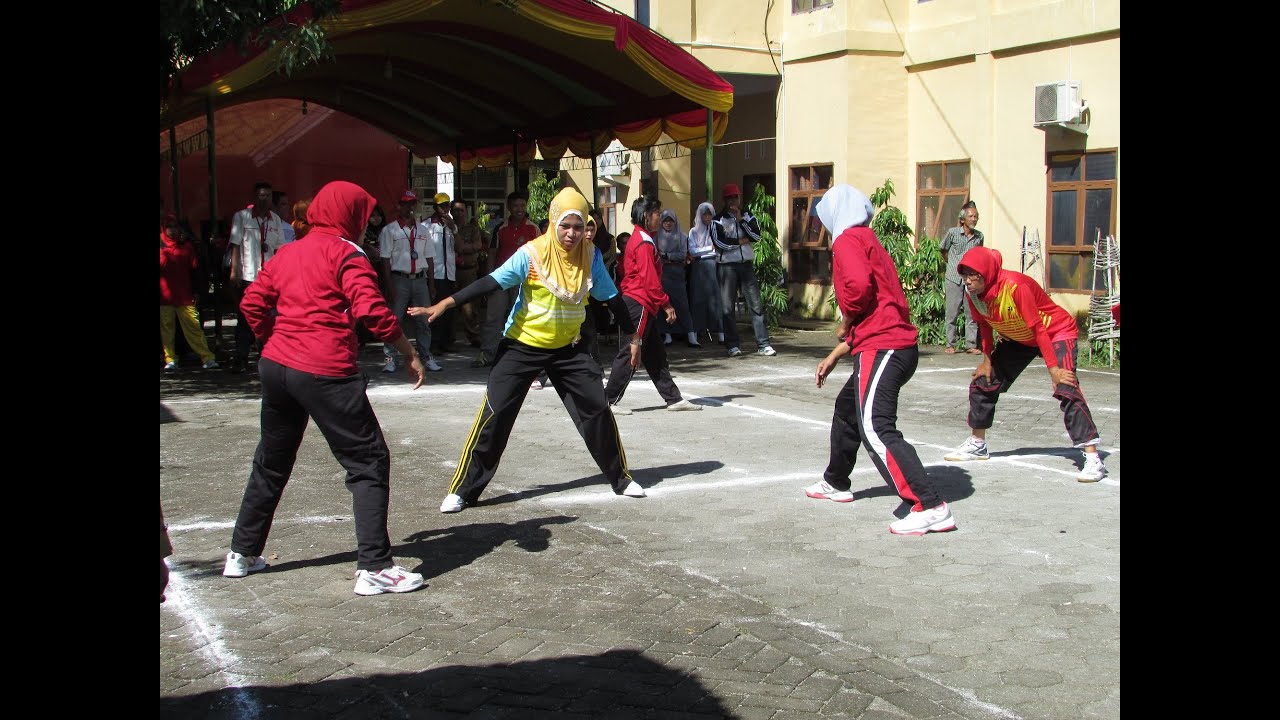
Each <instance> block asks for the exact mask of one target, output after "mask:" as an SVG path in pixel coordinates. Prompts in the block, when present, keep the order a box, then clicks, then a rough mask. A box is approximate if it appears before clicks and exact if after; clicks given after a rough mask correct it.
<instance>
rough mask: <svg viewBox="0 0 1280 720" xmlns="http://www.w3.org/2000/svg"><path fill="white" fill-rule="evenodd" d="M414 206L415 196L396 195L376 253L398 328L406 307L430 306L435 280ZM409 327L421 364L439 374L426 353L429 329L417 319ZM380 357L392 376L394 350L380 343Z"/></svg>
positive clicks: (427, 244)
mask: <svg viewBox="0 0 1280 720" xmlns="http://www.w3.org/2000/svg"><path fill="white" fill-rule="evenodd" d="M417 205H418V196H417V194H415V193H414V192H413V191H412V190H405V191H404V192H403V193H402V194H401V195H400V204H399V217H398V218H397V219H396V220H393V221H391V222H389V223H387V224H386V227H384V228H382V234H381V235H379V236H378V249H379V250H380V251H381V254H382V263H383V265H384V266H385V267H386V268H387V280H388V283H387V301H388V304H389V305H391V314H392V315H395V316H396V320H398V321H399V322H400V323H401V325H402V326H403V324H404V314H405V310H406V309H407V308H408V307H409V306H410V305H412V306H414V307H429V306H430V305H431V295H432V293H431V285H432V282H433V280H432V279H433V278H434V277H435V258H434V257H433V255H432V252H431V240H430V238H429V237H428V235H429V233H428V231H427V226H426V225H425V224H424V223H420V222H418V219H417V217H416V215H415V214H414V209H415V208H416V207H417ZM413 325H414V328H415V329H416V330H417V332H416V333H415V335H414V344H416V345H417V346H418V356H419V357H420V358H422V364H423V365H424V366H425V367H426V368H427V369H428V370H430V371H432V372H439V371H441V370H443V369H444V368H443V367H441V365H440V363H438V362H436V360H435V358H433V357H431V353H430V352H428V351H427V350H428V348H430V347H431V325H430V324H429V323H428V322H427V319H426V318H425V317H423V316H421V315H420V316H417V317H414V318H413ZM405 330H406V331H407V330H408V328H405ZM405 334H406V335H407V334H408V333H407V332H406V333H405ZM382 354H383V356H384V357H385V358H386V361H387V362H386V365H385V366H383V368H382V372H384V373H393V372H395V371H396V350H395V348H394V347H392V346H391V345H388V344H386V343H384V344H383V345H382Z"/></svg>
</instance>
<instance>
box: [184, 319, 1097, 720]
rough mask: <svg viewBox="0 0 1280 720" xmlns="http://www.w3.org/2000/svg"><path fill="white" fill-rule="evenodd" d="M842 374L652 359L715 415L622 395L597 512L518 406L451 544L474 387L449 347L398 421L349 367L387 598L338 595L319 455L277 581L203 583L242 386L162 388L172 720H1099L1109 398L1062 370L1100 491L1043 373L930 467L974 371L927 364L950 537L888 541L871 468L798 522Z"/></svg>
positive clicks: (325, 456) (935, 354) (558, 428)
mask: <svg viewBox="0 0 1280 720" xmlns="http://www.w3.org/2000/svg"><path fill="white" fill-rule="evenodd" d="M746 336H747V337H749V336H750V332H749V330H748V331H747V332H746ZM227 337H230V334H229V332H227ZM750 344H751V343H749V342H748V343H747V345H750ZM830 346H831V335H830V333H829V332H828V331H801V330H781V331H779V332H778V333H776V335H775V347H776V348H777V349H778V355H777V356H775V357H772V358H768V357H762V356H757V355H754V354H749V355H747V356H745V357H742V358H737V359H729V358H727V357H724V352H723V349H722V348H721V347H720V346H718V345H716V344H714V343H704V346H703V348H701V349H692V348H688V347H685V346H684V344H683V343H677V344H675V345H673V346H671V348H670V351H671V357H672V372H673V374H674V376H675V378H676V381H677V383H678V384H679V385H680V388H681V390H682V391H683V392H684V394H685V396H686V397H687V398H689V399H691V400H692V401H693V402H695V403H697V404H700V405H702V406H703V407H704V410H703V411H702V412H698V413H669V412H666V411H665V410H664V409H663V406H662V402H661V400H660V398H659V397H658V394H657V392H656V391H655V390H654V388H653V385H652V383H650V382H649V381H648V380H647V378H646V377H645V376H644V375H643V374H641V375H639V376H638V377H637V378H636V380H635V381H633V383H632V385H631V387H630V389H629V390H628V393H627V395H626V398H625V399H624V401H623V404H624V405H627V406H628V407H631V408H632V409H634V410H635V413H634V414H633V415H631V416H626V417H619V418H618V419H617V422H618V424H619V426H620V428H621V431H622V437H623V442H624V444H625V446H626V453H627V460H628V464H629V466H630V468H631V471H632V474H633V476H634V477H635V478H636V480H637V481H638V482H640V483H641V484H642V485H644V486H646V487H647V488H648V489H649V495H650V496H649V497H648V498H645V499H631V498H625V497H618V496H614V495H613V494H612V492H611V491H610V490H609V488H608V486H607V485H606V484H605V483H604V482H603V478H602V476H601V475H600V474H599V472H598V470H597V469H596V468H595V466H594V464H593V463H592V461H591V458H590V455H589V454H588V453H587V451H586V448H585V446H584V445H583V443H582V440H581V438H579V437H578V435H577V433H576V431H575V430H574V428H573V425H572V423H571V422H570V421H569V419H568V415H567V413H566V412H565V410H564V408H563V406H562V405H561V404H560V402H559V399H558V398H557V396H556V394H555V392H554V390H551V389H547V390H541V391H532V392H530V394H529V397H528V399H527V400H526V403H525V407H524V409H523V411H522V414H521V416H520V418H519V420H518V421H517V423H516V426H515V429H514V430H513V433H512V438H511V443H510V445H509V447H508V451H507V453H506V457H505V458H504V461H503V464H502V466H501V468H500V469H499V471H498V475H497V477H496V478H495V480H494V482H493V484H492V485H490V487H489V488H488V490H487V491H486V494H485V497H484V499H483V500H482V501H481V503H480V504H479V505H477V506H475V507H468V508H467V509H465V510H464V511H463V512H461V513H458V514H453V515H442V514H440V513H439V512H438V507H439V504H440V500H441V499H442V498H443V496H444V494H445V492H446V489H445V488H446V486H447V484H448V482H449V480H450V478H451V476H452V473H453V469H454V468H455V467H456V464H457V459H458V457H457V456H458V452H459V450H460V448H461V446H462V442H463V440H464V438H465V436H466V434H467V431H468V429H469V428H470V425H471V422H472V420H473V419H474V417H475V412H476V408H477V407H478V403H479V401H480V398H481V394H482V392H483V387H484V378H485V372H486V371H485V370H482V369H472V368H470V367H469V364H470V358H471V354H472V353H473V352H474V351H472V350H470V349H469V348H468V349H466V352H462V351H459V352H457V353H454V354H450V355H446V356H445V357H443V358H441V360H442V362H443V364H444V365H445V367H446V370H445V371H444V372H441V373H432V374H430V376H429V377H428V383H427V384H426V385H425V386H424V387H423V388H421V389H419V390H417V391H411V390H410V386H409V385H408V384H406V381H405V376H404V375H403V374H400V373H398V374H396V375H395V376H388V375H383V374H382V373H380V372H378V370H379V367H380V362H379V361H380V349H379V348H378V347H377V346H370V347H366V348H365V349H364V352H363V354H362V366H363V368H364V369H365V371H366V373H367V374H368V377H369V395H370V397H371V399H372V402H373V405H374V408H375V410H376V412H377V413H378V417H379V420H380V421H381V423H382V426H383V430H384V432H385V434H386V437H387V441H388V443H389V444H390V446H391V448H392V456H393V459H392V497H391V516H390V529H391V537H392V541H393V545H394V554H395V557H396V560H397V562H398V563H400V564H401V565H403V566H405V567H407V568H409V569H411V570H414V571H417V572H421V573H423V574H424V575H425V576H426V578H427V583H428V585H427V587H426V588H425V589H423V590H420V591H418V592H414V593H409V594H404V595H381V596H376V597H359V596H356V595H355V594H353V593H352V587H353V584H354V580H353V573H354V571H355V538H354V524H353V521H352V515H351V503H350V495H349V494H348V493H347V491H346V489H345V488H344V486H343V471H342V469H341V468H340V467H339V466H338V464H337V462H336V461H335V460H334V459H333V457H332V455H331V454H330V453H329V450H328V447H327V446H326V445H325V443H324V440H323V438H322V437H321V436H320V434H319V433H318V432H317V431H316V430H315V428H314V426H312V427H311V428H310V430H309V431H308V433H307V436H306V438H305V440H304V442H303V445H302V448H301V450H300V452H299V456H298V463H297V466H296V468H295V471H294V474H293V478H292V480H291V482H290V484H289V486H288V489H287V490H286V492H285V495H284V499H283V501H282V502H281V505H280V508H279V511H278V513H277V516H276V521H275V525H274V527H273V529H272V533H271V536H270V540H269V541H268V543H267V548H266V555H267V556H268V557H269V559H270V562H271V564H272V567H271V568H270V569H269V570H267V571H265V572H262V573H258V574H254V575H251V576H249V577H247V578H243V579H238V580H232V579H227V578H224V577H222V576H221V574H220V573H221V569H222V558H223V555H224V554H225V553H226V551H227V549H228V545H229V543H230V536H231V526H232V523H233V522H234V519H235V515H236V511H237V509H238V506H239V500H240V495H241V493H242V492H243V489H244V484H245V481H246V479H247V477H248V472H249V464H250V459H251V457H252V455H253V450H254V448H255V446H256V444H257V441H258V407H259V405H258V392H259V386H258V383H257V377H256V375H254V374H248V375H231V374H229V373H227V372H225V371H209V372H206V371H200V370H198V369H195V368H186V367H184V368H183V370H182V371H181V372H179V373H177V374H174V375H170V376H165V377H163V378H162V379H161V381H160V386H161V392H160V395H161V407H160V422H161V424H160V465H161V469H160V496H161V500H162V503H163V505H164V509H165V514H166V518H167V520H168V522H169V525H170V534H171V537H172V540H173V545H174V548H175V554H174V556H173V557H172V558H170V564H171V566H172V568H173V575H172V578H173V579H172V584H171V586H170V590H169V593H168V601H167V602H165V603H164V604H163V605H161V607H160V712H161V716H162V717H212V718H252V717H259V718H272V717H289V718H293V717H304V718H305V717H315V718H366V717H367V718H405V717H407V718H419V717H422V718H434V717H438V718H454V717H472V718H539V717H548V718H549V717H555V718H641V717H645V718H648V717H654V718H710V717H734V718H746V719H752V720H754V719H756V718H760V719H764V718H770V719H774V720H787V719H788V718H819V717H821V718H827V717H849V718H866V719H876V718H886V719H887V718H974V719H977V718H1027V719H1030V718H1045V719H1056V718H1062V719H1064V720H1065V719H1075V718H1102V719H1110V718H1118V717H1119V715H1120V679H1119V678H1120V376H1119V372H1117V371H1110V370H1105V369H1104V370H1086V371H1082V372H1081V378H1082V384H1083V389H1084V392H1085V394H1086V396H1087V397H1088V398H1089V402H1090V404H1091V407H1092V409H1093V411H1094V417H1095V420H1096V421H1097V424H1098V426H1099V428H1100V430H1101V432H1102V436H1103V446H1102V447H1103V451H1104V458H1105V460H1106V463H1107V467H1108V470H1109V475H1108V477H1107V478H1106V479H1105V480H1104V481H1102V482H1100V483H1096V484H1082V483H1078V482H1077V481H1076V479H1075V473H1076V472H1077V471H1078V469H1079V466H1080V452H1079V451H1076V450H1072V449H1071V448H1070V446H1069V443H1068V440H1067V438H1066V433H1065V430H1064V428H1063V425H1062V415H1061V411H1060V410H1059V408H1058V405H1057V402H1056V401H1055V400H1053V398H1052V397H1051V396H1050V394H1049V393H1050V389H1049V380H1048V374H1047V373H1046V372H1045V370H1044V366H1043V363H1041V362H1039V361H1037V362H1036V363H1035V364H1033V365H1032V367H1031V368H1030V369H1028V371H1027V372H1026V373H1025V374H1024V376H1023V377H1022V378H1021V379H1020V380H1019V381H1018V383H1017V384H1016V385H1015V386H1014V387H1013V389H1012V390H1011V391H1010V392H1009V393H1008V394H1007V395H1006V396H1004V398H1003V399H1002V400H1001V403H1000V407H999V410H998V412H997V419H996V425H995V427H993V428H992V430H991V431H990V433H989V435H988V440H989V443H990V446H991V448H992V451H993V452H992V459H991V460H990V461H987V462H979V463H968V464H954V463H947V462H945V461H943V460H942V455H943V454H944V453H945V452H946V451H947V450H949V449H951V448H952V447H954V446H956V445H958V444H959V443H960V442H961V441H962V440H963V439H964V438H965V437H966V433H967V429H966V426H965V417H966V412H967V394H966V387H967V384H968V379H969V375H970V373H971V371H972V368H973V367H974V365H975V364H976V363H975V362H974V358H973V357H972V356H967V355H945V354H943V353H942V351H941V348H938V347H925V348H922V352H921V360H920V367H919V370H918V371H917V373H916V376H915V378H914V379H913V380H912V381H911V382H910V383H908V385H907V386H906V387H905V388H904V390H903V393H902V397H901V399H900V407H899V428H900V429H901V430H902V431H903V433H904V434H905V436H906V437H907V439H908V440H909V441H911V442H912V443H913V445H914V446H915V447H916V449H917V451H918V452H919V454H920V457H921V459H922V460H923V461H924V463H925V465H926V467H927V468H928V469H929V472H930V475H931V476H932V477H933V478H934V480H935V481H936V482H937V483H938V485H939V487H940V489H941V492H942V495H943V497H944V498H945V499H947V500H948V502H949V503H950V504H951V506H952V509H953V512H954V513H955V516H956V519H957V523H958V525H959V529H958V530H957V531H955V532H951V533H945V534H932V535H928V536H924V537H900V536H895V535H892V534H890V533H889V532H888V530H887V525H888V523H889V522H890V521H892V520H893V519H894V515H893V513H894V512H895V511H898V512H901V508H899V501H898V499H897V496H896V495H895V494H894V493H893V492H892V491H891V490H890V489H889V488H888V487H886V486H885V485H884V483H883V482H882V481H881V480H880V478H879V476H878V474H877V473H876V472H875V471H874V469H873V468H872V467H871V463H870V462H869V460H868V459H867V458H866V457H865V456H863V457H860V459H859V463H858V466H857V470H856V471H855V474H854V491H855V493H856V501H855V502H853V503H850V504H839V503H832V502H828V501H819V500H812V499H809V498H807V497H805V496H804V494H803V492H802V489H803V488H804V486H806V485H808V484H810V483H812V482H814V481H815V480H817V479H820V477H821V473H822V470H823V468H824V467H825V465H826V454H827V447H828V441H827V437H828V431H829V427H830V418H831V410H832V403H833V402H834V398H835V395H836V393H837V392H838V390H839V387H840V386H841V384H842V383H843V382H844V380H845V379H846V378H847V377H848V374H849V365H848V364H847V363H842V364H841V365H840V366H839V367H837V369H836V371H835V372H834V373H833V374H832V377H831V379H830V380H829V381H828V383H827V386H826V387H824V388H821V389H819V388H816V387H815V386H814V382H813V371H814V367H815V365H816V364H817V361H818V360H819V359H820V358H821V357H823V356H824V355H825V354H826V352H827V350H829V348H830Z"/></svg>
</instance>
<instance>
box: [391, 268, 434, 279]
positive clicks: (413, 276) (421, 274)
mask: <svg viewBox="0 0 1280 720" xmlns="http://www.w3.org/2000/svg"><path fill="white" fill-rule="evenodd" d="M391 274H392V275H399V276H401V277H407V278H409V279H410V280H417V279H418V278H423V277H426V276H427V271H426V270H419V271H418V272H416V273H407V272H400V271H399V270H392V271H391Z"/></svg>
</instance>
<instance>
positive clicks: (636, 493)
mask: <svg viewBox="0 0 1280 720" xmlns="http://www.w3.org/2000/svg"><path fill="white" fill-rule="evenodd" d="M622 494H623V495H626V496H627V497H634V498H642V497H648V496H649V494H648V493H646V492H645V491H644V488H642V487H640V483H638V482H636V481H635V480H632V481H631V484H630V485H627V489H626V490H623V491H622Z"/></svg>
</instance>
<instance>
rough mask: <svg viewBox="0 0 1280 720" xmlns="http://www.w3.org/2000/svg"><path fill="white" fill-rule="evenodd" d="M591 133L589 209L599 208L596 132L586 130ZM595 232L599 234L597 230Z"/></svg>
mask: <svg viewBox="0 0 1280 720" xmlns="http://www.w3.org/2000/svg"><path fill="white" fill-rule="evenodd" d="M587 132H589V133H591V209H592V210H594V209H596V208H598V207H600V178H599V176H598V175H597V174H596V170H597V168H596V131H595V130H594V129H591V130H587ZM596 232H600V229H599V228H597V229H596Z"/></svg>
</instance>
